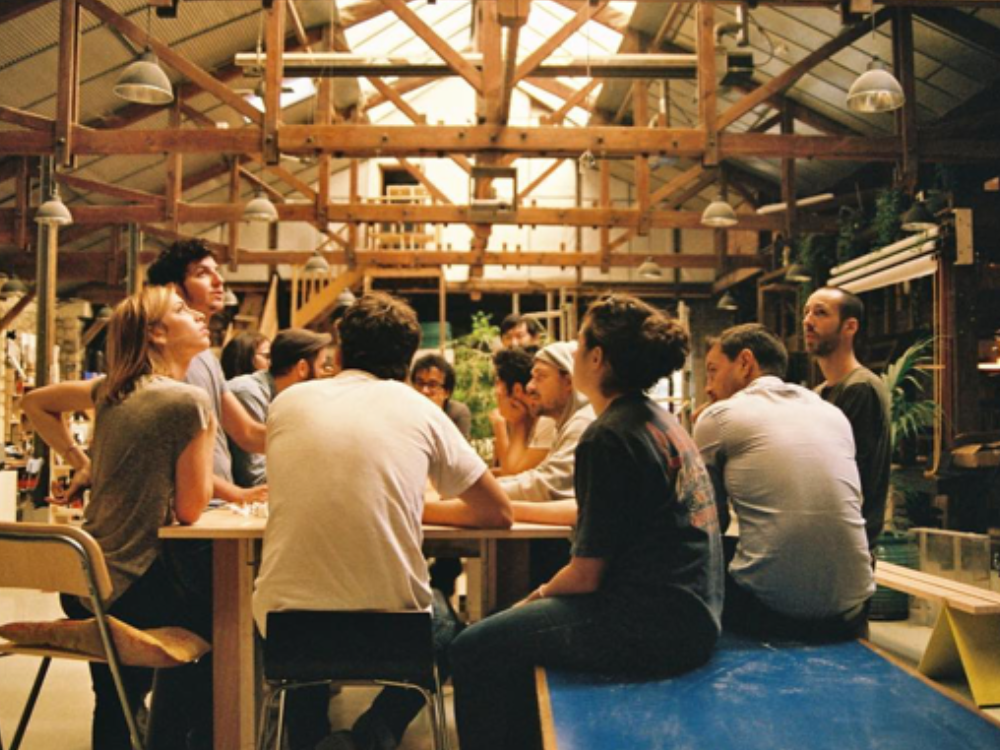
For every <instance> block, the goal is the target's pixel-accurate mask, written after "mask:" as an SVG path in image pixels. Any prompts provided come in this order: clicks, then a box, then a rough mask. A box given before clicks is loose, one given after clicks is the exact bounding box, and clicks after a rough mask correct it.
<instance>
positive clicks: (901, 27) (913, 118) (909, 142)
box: [892, 8, 920, 195]
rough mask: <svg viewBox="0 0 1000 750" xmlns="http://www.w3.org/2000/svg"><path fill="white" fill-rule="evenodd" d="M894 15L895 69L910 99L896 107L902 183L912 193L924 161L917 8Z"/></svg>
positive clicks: (907, 98) (893, 55) (893, 48)
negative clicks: (919, 141)
mask: <svg viewBox="0 0 1000 750" xmlns="http://www.w3.org/2000/svg"><path fill="white" fill-rule="evenodd" d="M893 10H894V13H893V15H892V57H893V68H894V69H895V71H896V75H897V76H899V85H900V87H901V88H902V89H903V96H905V97H906V100H905V101H904V102H903V106H902V107H901V108H900V109H898V110H896V134H897V135H899V137H900V138H901V139H902V142H903V143H902V151H903V155H902V156H903V158H902V161H901V163H900V169H899V184H900V187H902V189H903V190H905V191H906V192H907V193H910V194H911V195H912V194H913V192H914V191H915V190H916V189H917V180H918V171H919V168H920V161H919V158H918V155H917V138H918V135H917V85H916V76H915V74H914V70H913V11H912V10H910V9H909V8H894V9H893Z"/></svg>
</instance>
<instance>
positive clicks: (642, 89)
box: [632, 81, 650, 237]
mask: <svg viewBox="0 0 1000 750" xmlns="http://www.w3.org/2000/svg"><path fill="white" fill-rule="evenodd" d="M632 97H633V105H632V126H633V127H635V128H645V127H648V126H649V86H648V84H647V83H646V81H636V82H635V83H634V84H633V86H632ZM635 193H636V202H637V203H638V209H639V213H640V214H641V216H642V217H643V218H645V216H646V214H647V213H648V212H649V198H650V195H649V156H648V155H647V154H637V155H636V157H635ZM637 232H638V234H639V236H641V237H645V236H646V235H647V234H649V223H648V221H642V220H640V222H639V227H638V229H637Z"/></svg>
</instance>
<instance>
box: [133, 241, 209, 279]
mask: <svg viewBox="0 0 1000 750" xmlns="http://www.w3.org/2000/svg"><path fill="white" fill-rule="evenodd" d="M208 257H212V258H214V257H215V254H214V253H213V252H212V251H211V250H210V249H209V248H208V245H206V244H205V243H204V242H202V241H201V240H179V241H178V242H175V243H174V244H172V245H171V246H170V247H168V248H167V249H166V250H164V251H163V252H162V253H160V255H159V257H158V258H157V259H156V260H154V261H153V263H152V265H150V267H149V269H148V270H147V271H146V279H147V280H148V281H149V283H150V284H151V285H153V286H166V285H167V284H177V285H178V286H180V285H183V284H184V279H185V278H186V277H187V270H188V266H190V265H191V264H192V263H197V262H198V261H199V260H201V259H202V258H208Z"/></svg>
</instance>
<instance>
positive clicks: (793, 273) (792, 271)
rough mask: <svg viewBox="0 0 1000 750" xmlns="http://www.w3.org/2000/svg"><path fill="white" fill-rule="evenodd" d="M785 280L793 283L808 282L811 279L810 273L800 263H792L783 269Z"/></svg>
mask: <svg viewBox="0 0 1000 750" xmlns="http://www.w3.org/2000/svg"><path fill="white" fill-rule="evenodd" d="M785 281H790V282H792V283H793V284H808V283H809V282H810V281H812V275H811V274H810V273H809V271H808V269H807V268H806V267H805V266H804V265H802V264H801V263H792V265H790V266H788V268H787V269H786V270H785Z"/></svg>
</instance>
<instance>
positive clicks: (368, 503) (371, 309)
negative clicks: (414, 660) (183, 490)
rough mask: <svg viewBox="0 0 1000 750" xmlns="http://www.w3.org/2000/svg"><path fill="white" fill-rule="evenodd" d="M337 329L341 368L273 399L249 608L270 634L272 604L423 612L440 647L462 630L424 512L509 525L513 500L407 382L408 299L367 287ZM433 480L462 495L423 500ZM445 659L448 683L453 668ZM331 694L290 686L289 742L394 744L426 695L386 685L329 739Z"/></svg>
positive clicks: (412, 339) (411, 341)
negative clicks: (424, 530) (431, 569)
mask: <svg viewBox="0 0 1000 750" xmlns="http://www.w3.org/2000/svg"><path fill="white" fill-rule="evenodd" d="M339 333H340V348H339V349H338V350H337V352H338V355H337V357H338V359H339V364H340V365H341V367H342V368H343V369H342V371H341V372H340V373H339V374H338V375H337V376H336V377H334V378H332V379H325V380H315V381H313V382H310V383H303V384H300V385H298V386H296V387H295V388H292V389H289V390H288V391H287V392H286V393H282V394H281V395H280V396H279V397H278V398H277V399H275V401H274V403H273V404H272V406H271V412H270V416H269V418H268V442H267V470H268V480H269V486H270V514H269V519H268V523H267V531H266V532H265V536H264V553H263V559H262V562H261V568H260V575H259V576H258V578H257V582H256V591H255V592H254V602H253V605H254V617H255V620H256V623H257V626H258V628H259V629H260V631H261V633H262V635H263V636H264V637H265V638H266V637H267V633H266V625H267V613H268V612H275V611H281V610H294V609H310V610H356V609H416V610H427V611H431V612H433V616H434V625H435V627H434V638H435V649H436V651H437V653H438V654H440V655H442V656H443V655H444V654H445V653H446V650H447V647H448V644H449V643H450V642H451V640H452V638H454V636H455V635H456V634H457V632H458V625H457V622H456V621H455V619H454V615H452V614H451V613H450V610H449V608H448V607H447V605H446V603H445V602H444V599H443V597H442V596H440V594H439V593H438V592H432V589H431V587H430V584H429V581H428V572H427V563H426V561H425V560H424V556H423V553H422V551H421V542H422V538H421V537H422V534H421V519H422V518H423V521H425V522H427V523H443V524H453V525H459V526H474V527H491V528H508V527H509V526H510V524H511V520H512V511H511V507H510V503H509V502H508V501H507V499H506V498H505V497H504V495H503V492H502V491H501V489H500V487H499V484H498V483H497V480H496V479H495V478H494V477H493V475H492V474H491V473H490V472H489V470H488V469H487V467H486V464H485V463H484V462H483V460H482V459H481V458H479V456H478V455H477V454H476V452H475V451H474V450H473V449H472V448H471V447H470V445H469V443H468V442H467V441H466V440H465V439H464V438H463V437H462V435H461V434H460V433H459V431H458V428H456V427H455V425H454V424H453V423H452V421H451V420H450V419H449V418H448V416H447V415H446V414H445V413H444V412H443V411H442V410H441V409H440V408H439V407H438V406H437V405H436V404H434V403H433V402H432V401H430V400H429V399H427V398H424V397H423V396H422V395H420V394H419V393H417V392H416V391H415V390H413V389H412V388H410V387H409V386H408V385H405V383H404V381H405V379H406V375H407V370H408V366H409V363H410V360H411V358H412V357H413V354H414V352H416V350H417V348H418V346H419V344H420V326H419V324H418V322H417V316H416V314H415V313H414V312H413V310H412V309H411V308H410V307H409V306H408V305H407V304H406V303H405V302H402V301H401V300H398V299H395V298H393V297H391V296H389V295H387V294H383V293H373V294H368V295H365V296H364V297H362V298H361V299H360V300H358V301H357V302H355V303H354V304H353V305H351V306H350V307H349V308H348V309H347V311H346V312H345V313H344V316H343V318H342V319H341V321H340V326H339ZM428 478H429V479H430V480H431V482H432V484H434V486H435V487H436V488H437V490H438V491H439V492H441V493H442V494H445V495H451V496H457V497H459V498H460V500H459V501H455V502H452V503H435V504H428V507H427V508H426V509H425V507H424V488H425V485H426V483H427V480H428ZM439 666H440V667H441V668H442V669H443V673H442V679H446V678H447V669H446V668H447V664H446V663H444V662H441V663H440V665H439ZM328 703H329V690H328V689H327V688H326V687H319V688H315V689H314V688H302V689H299V690H294V691H291V692H290V693H289V694H288V697H287V702H286V709H287V716H288V730H289V739H290V745H291V748H292V750H299V748H314V747H317V746H318V747H321V748H360V749H362V750H366V749H368V748H373V749H374V748H377V749H378V750H383V749H384V748H393V747H396V745H397V744H398V743H399V741H400V739H401V738H402V736H403V733H404V732H405V731H406V727H407V726H408V725H409V723H410V721H411V720H412V719H413V718H414V717H415V716H416V715H417V713H419V711H420V709H421V708H422V707H423V698H422V697H421V696H420V694H419V693H417V692H415V691H410V690H405V689H401V688H385V689H384V690H383V691H382V693H381V694H380V695H379V696H378V698H377V699H376V700H375V702H374V703H373V704H372V706H371V707H370V708H369V709H368V711H366V712H365V713H364V714H363V715H362V716H361V718H359V719H358V720H357V722H355V724H354V726H353V728H352V729H351V730H349V731H348V730H343V731H339V732H336V733H334V734H330V725H329V719H328V717H327V708H328Z"/></svg>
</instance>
